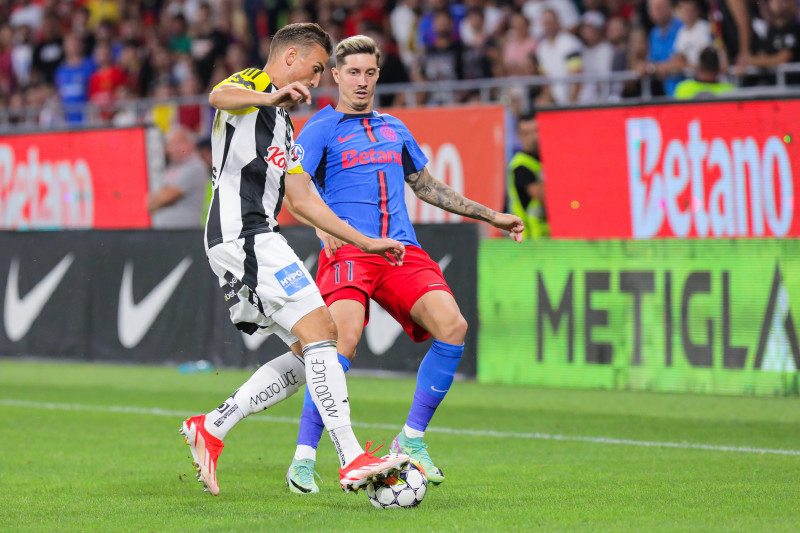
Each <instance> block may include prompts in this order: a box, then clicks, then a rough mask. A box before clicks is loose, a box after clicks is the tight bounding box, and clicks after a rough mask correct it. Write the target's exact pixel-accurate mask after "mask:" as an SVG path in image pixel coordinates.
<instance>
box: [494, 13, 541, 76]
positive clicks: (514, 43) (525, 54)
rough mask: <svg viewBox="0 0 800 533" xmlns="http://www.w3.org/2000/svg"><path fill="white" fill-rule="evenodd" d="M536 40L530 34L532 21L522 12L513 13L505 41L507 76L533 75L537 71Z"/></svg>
mask: <svg viewBox="0 0 800 533" xmlns="http://www.w3.org/2000/svg"><path fill="white" fill-rule="evenodd" d="M535 56H536V40H535V39H534V38H533V37H531V34H530V22H528V19H527V18H525V15H523V14H522V13H519V12H517V13H512V14H511V16H510V17H509V19H508V31H507V32H506V35H505V42H504V43H503V51H502V59H503V71H504V72H505V74H506V75H507V76H531V75H533V74H535V72H536V66H535V64H534V61H533V59H534V58H535Z"/></svg>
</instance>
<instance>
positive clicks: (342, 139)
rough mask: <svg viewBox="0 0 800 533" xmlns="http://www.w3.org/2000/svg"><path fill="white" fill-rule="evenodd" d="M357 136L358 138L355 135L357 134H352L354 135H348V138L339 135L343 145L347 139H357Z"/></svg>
mask: <svg viewBox="0 0 800 533" xmlns="http://www.w3.org/2000/svg"><path fill="white" fill-rule="evenodd" d="M355 136H356V134H355V133H354V134H352V135H348V136H347V137H342V136H341V135H339V142H340V143H343V142H345V141H346V140H347V139H350V138H351V137H355Z"/></svg>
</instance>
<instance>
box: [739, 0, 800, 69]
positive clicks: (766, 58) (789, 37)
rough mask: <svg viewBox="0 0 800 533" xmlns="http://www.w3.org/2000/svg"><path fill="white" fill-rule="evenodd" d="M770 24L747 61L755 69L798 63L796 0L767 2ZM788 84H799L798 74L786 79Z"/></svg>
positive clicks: (799, 41) (799, 27)
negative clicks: (756, 48) (764, 35)
mask: <svg viewBox="0 0 800 533" xmlns="http://www.w3.org/2000/svg"><path fill="white" fill-rule="evenodd" d="M769 15H770V23H769V27H768V28H767V34H766V37H765V38H764V39H763V40H762V41H761V42H760V43H759V44H758V52H757V53H756V54H755V55H754V56H752V57H751V58H750V59H749V64H750V65H753V66H757V67H774V66H777V65H780V64H783V63H795V62H798V61H800V22H798V20H797V16H798V4H797V1H796V0H769ZM787 78H788V81H789V83H798V82H800V74H794V75H790V76H788V77H787Z"/></svg>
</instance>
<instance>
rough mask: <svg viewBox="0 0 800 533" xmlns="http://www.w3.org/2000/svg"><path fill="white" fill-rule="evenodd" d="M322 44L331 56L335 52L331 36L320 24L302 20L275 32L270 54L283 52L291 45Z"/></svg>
mask: <svg viewBox="0 0 800 533" xmlns="http://www.w3.org/2000/svg"><path fill="white" fill-rule="evenodd" d="M314 45H319V46H321V47H322V48H323V49H324V50H325V52H326V53H327V54H328V55H329V56H330V55H331V52H333V42H332V41H331V36H330V35H328V33H327V32H326V31H325V30H323V29H322V27H321V26H320V25H319V24H316V23H313V22H300V23H297V24H289V25H288V26H284V27H283V28H281V29H280V30H278V31H277V33H275V36H274V37H273V38H272V42H271V43H270V45H269V55H270V56H272V55H273V54H275V53H278V52H281V51H283V50H285V49H286V48H288V47H290V46H295V47H312V46H314Z"/></svg>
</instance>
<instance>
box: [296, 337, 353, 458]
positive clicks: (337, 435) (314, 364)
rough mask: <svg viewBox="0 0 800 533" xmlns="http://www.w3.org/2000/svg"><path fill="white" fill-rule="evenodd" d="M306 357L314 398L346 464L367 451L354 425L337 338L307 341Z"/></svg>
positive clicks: (308, 380)
mask: <svg viewBox="0 0 800 533" xmlns="http://www.w3.org/2000/svg"><path fill="white" fill-rule="evenodd" d="M303 358H304V359H305V363H306V381H307V382H308V390H309V392H310V393H311V399H312V400H313V401H314V405H316V406H317V409H318V410H319V414H320V416H321V417H322V423H323V424H325V429H327V430H328V434H329V435H330V436H331V440H332V441H333V446H334V447H335V448H336V453H337V454H338V455H339V463H340V464H341V466H345V465H346V464H348V463H350V462H351V461H352V460H353V459H355V458H356V457H358V456H359V455H361V454H362V453H364V450H363V448H361V446H360V445H359V444H358V440H356V436H355V434H354V433H353V428H352V427H351V423H350V401H349V399H348V397H347V382H346V381H345V378H344V370H342V365H341V364H339V358H338V356H337V355H336V341H321V342H312V343H310V344H306V345H305V346H303Z"/></svg>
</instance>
